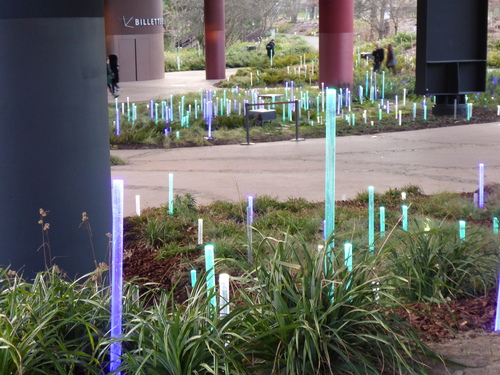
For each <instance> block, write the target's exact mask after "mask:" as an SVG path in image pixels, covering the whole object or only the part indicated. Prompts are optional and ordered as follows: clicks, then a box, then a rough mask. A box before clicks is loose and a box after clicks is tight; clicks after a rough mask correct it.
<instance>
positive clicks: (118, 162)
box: [110, 155, 127, 165]
mask: <svg viewBox="0 0 500 375" xmlns="http://www.w3.org/2000/svg"><path fill="white" fill-rule="evenodd" d="M110 162H111V165H127V161H126V160H124V159H122V158H121V157H119V156H117V155H111V156H110Z"/></svg>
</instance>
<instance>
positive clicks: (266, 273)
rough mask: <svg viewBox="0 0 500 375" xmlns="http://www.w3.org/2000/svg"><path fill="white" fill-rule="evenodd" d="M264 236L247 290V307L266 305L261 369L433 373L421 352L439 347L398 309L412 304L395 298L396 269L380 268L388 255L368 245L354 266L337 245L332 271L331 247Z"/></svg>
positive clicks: (258, 334)
mask: <svg viewBox="0 0 500 375" xmlns="http://www.w3.org/2000/svg"><path fill="white" fill-rule="evenodd" d="M264 242H265V244H266V246H262V247H260V248H259V249H257V252H256V265H257V266H256V268H255V270H254V271H253V272H252V273H251V274H249V279H248V280H249V281H248V282H249V283H250V282H251V285H255V284H256V285H255V286H253V287H252V289H251V290H252V293H251V294H248V293H245V294H243V297H242V298H243V300H244V302H243V303H245V306H244V307H245V308H246V309H252V306H260V307H259V308H258V309H255V308H254V313H255V314H258V315H256V318H255V321H254V322H253V323H252V330H253V332H252V335H251V337H253V339H251V340H250V341H249V346H250V348H251V353H252V355H253V356H254V358H257V359H260V360H261V361H260V362H259V365H260V367H259V370H262V371H263V372H264V373H271V372H272V373H279V374H337V373H339V374H340V373H346V374H380V373H382V372H383V371H389V372H393V373H405V372H406V371H410V372H411V373H413V374H425V373H426V369H425V367H424V365H422V364H421V363H418V360H417V358H418V356H419V354H420V355H430V354H431V351H430V350H429V349H428V348H427V347H426V346H425V344H423V343H422V342H421V341H420V340H419V338H418V335H417V333H416V332H415V331H414V330H413V329H412V328H411V327H410V326H408V325H407V324H406V323H405V322H404V321H402V320H401V319H400V318H399V317H398V316H397V315H396V314H394V313H393V312H394V311H395V310H396V309H398V308H404V306H403V305H402V304H401V303H400V302H398V301H397V299H396V298H394V297H393V290H392V288H391V287H390V286H389V285H390V279H391V276H378V275H376V274H375V273H373V269H374V267H375V266H376V265H377V263H379V262H382V261H383V255H380V256H374V257H369V256H363V254H362V251H361V254H360V256H358V257H357V258H356V259H359V260H358V261H356V262H355V264H354V266H353V269H352V270H349V269H347V267H345V266H344V265H343V262H344V257H343V254H342V253H340V252H335V253H333V254H331V258H330V259H333V264H332V265H331V267H328V268H327V269H328V270H327V271H326V272H325V270H324V268H325V261H324V259H325V256H326V255H328V254H325V252H321V251H320V252H311V251H309V249H307V246H306V244H304V243H302V242H301V241H298V246H297V241H295V240H293V239H292V238H291V237H289V236H287V240H285V241H274V240H273V239H271V238H269V237H264V236H263V244H264ZM263 248H265V249H263ZM268 248H270V249H271V250H270V251H268ZM264 265H265V266H264ZM333 269H334V270H335V271H332V270H333ZM250 280H251V281H250ZM374 285H376V288H374ZM240 303H241V302H240ZM383 368H384V370H382V369H383Z"/></svg>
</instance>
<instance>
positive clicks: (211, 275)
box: [205, 245, 216, 307]
mask: <svg viewBox="0 0 500 375" xmlns="http://www.w3.org/2000/svg"><path fill="white" fill-rule="evenodd" d="M214 263H215V262H214V245H205V269H206V271H207V295H208V296H209V297H210V295H212V297H211V298H210V304H211V305H212V307H215V305H216V299H215V269H214Z"/></svg>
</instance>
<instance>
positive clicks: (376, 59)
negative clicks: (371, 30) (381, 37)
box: [372, 42, 384, 72]
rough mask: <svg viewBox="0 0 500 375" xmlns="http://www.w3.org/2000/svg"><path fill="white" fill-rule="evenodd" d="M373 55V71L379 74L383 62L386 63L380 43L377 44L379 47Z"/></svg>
mask: <svg viewBox="0 0 500 375" xmlns="http://www.w3.org/2000/svg"><path fill="white" fill-rule="evenodd" d="M372 55H373V71H374V72H377V71H379V70H380V67H381V66H382V62H383V61H384V49H383V48H380V43H379V42H377V46H376V48H375V51H373V52H372Z"/></svg>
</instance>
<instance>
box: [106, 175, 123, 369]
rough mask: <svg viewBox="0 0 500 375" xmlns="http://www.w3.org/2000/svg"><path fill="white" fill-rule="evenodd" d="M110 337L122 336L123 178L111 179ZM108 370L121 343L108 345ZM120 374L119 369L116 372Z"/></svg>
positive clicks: (117, 360) (118, 356)
mask: <svg viewBox="0 0 500 375" xmlns="http://www.w3.org/2000/svg"><path fill="white" fill-rule="evenodd" d="M111 257H112V258H111V339H112V340H117V339H119V338H121V336H122V308H123V302H122V301H123V180H113V242H112V255H111ZM109 355H110V364H109V370H110V372H112V373H115V371H117V370H118V368H119V367H120V364H121V356H122V343H121V342H120V341H115V342H112V343H111V347H110V354H109ZM116 374H117V375H121V371H119V372H116Z"/></svg>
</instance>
